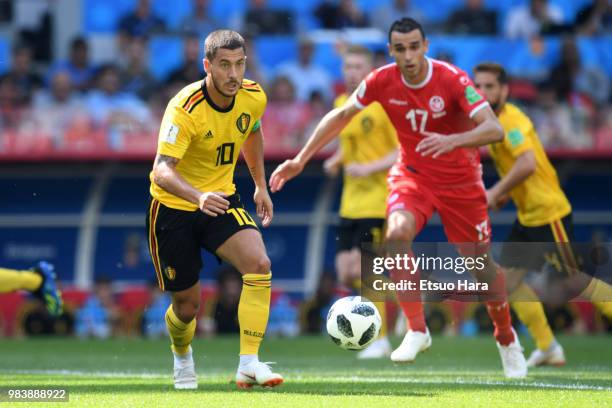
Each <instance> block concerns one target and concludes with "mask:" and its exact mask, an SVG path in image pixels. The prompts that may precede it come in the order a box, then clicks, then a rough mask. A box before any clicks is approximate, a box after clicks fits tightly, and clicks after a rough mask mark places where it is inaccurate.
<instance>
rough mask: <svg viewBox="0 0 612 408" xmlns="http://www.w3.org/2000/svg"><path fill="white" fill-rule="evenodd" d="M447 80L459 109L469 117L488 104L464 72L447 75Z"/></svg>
mask: <svg viewBox="0 0 612 408" xmlns="http://www.w3.org/2000/svg"><path fill="white" fill-rule="evenodd" d="M449 82H450V84H449V90H450V92H451V94H452V97H453V99H454V100H455V101H457V103H458V104H459V106H460V107H461V110H462V111H463V112H465V114H466V115H468V116H469V117H470V118H472V117H473V116H474V115H475V114H476V112H478V111H479V110H481V109H482V108H484V107H485V106H488V105H489V103H488V102H487V100H486V99H485V97H484V96H483V95H482V94H481V93H480V91H479V90H478V89H476V87H475V86H474V83H473V82H472V80H471V79H470V77H469V76H468V75H467V74H466V73H465V72H463V71H459V72H458V74H457V75H451V76H449Z"/></svg>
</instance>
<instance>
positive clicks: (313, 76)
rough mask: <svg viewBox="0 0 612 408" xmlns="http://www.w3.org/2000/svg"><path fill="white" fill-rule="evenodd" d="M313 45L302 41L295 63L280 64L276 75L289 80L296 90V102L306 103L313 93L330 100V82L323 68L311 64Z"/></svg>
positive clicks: (308, 41)
mask: <svg viewBox="0 0 612 408" xmlns="http://www.w3.org/2000/svg"><path fill="white" fill-rule="evenodd" d="M313 53H314V44H313V43H312V41H310V40H309V39H302V40H301V41H300V45H299V49H298V59H297V61H287V62H284V63H282V64H281V65H280V66H279V68H278V70H277V71H276V75H283V76H286V77H287V78H289V80H290V81H291V83H292V84H293V87H294V88H295V90H296V95H297V98H298V100H300V101H307V100H308V99H309V98H310V96H311V95H312V93H313V92H315V91H318V92H319V93H321V94H323V95H324V96H325V99H327V100H330V99H331V96H332V95H331V91H330V90H331V87H332V81H331V78H330V76H329V74H328V73H327V71H326V70H325V68H323V67H321V66H319V65H316V64H315V63H314V62H313V60H312V59H313Z"/></svg>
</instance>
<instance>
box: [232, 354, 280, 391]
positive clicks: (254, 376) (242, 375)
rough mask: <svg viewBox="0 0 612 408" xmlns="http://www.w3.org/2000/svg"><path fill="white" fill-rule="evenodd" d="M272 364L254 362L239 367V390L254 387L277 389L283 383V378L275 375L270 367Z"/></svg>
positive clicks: (237, 377)
mask: <svg viewBox="0 0 612 408" xmlns="http://www.w3.org/2000/svg"><path fill="white" fill-rule="evenodd" d="M268 364H270V363H262V362H260V361H253V362H251V363H249V364H247V365H245V366H240V367H238V370H237V371H236V385H237V386H238V388H241V389H246V388H251V387H253V386H254V385H261V386H262V387H270V388H271V387H276V386H278V385H281V384H282V383H283V381H284V380H283V376H282V375H280V374H277V373H273V372H272V370H271V369H270V366H269V365H268Z"/></svg>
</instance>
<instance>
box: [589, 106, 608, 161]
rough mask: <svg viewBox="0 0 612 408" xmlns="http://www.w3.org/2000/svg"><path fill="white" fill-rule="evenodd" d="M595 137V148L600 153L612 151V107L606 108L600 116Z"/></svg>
mask: <svg viewBox="0 0 612 408" xmlns="http://www.w3.org/2000/svg"><path fill="white" fill-rule="evenodd" d="M593 137H594V145H593V148H595V149H597V150H600V151H601V150H607V151H612V107H610V106H608V107H606V108H605V109H603V111H602V112H601V114H600V115H599V121H598V123H597V127H596V128H595V132H594V136H593Z"/></svg>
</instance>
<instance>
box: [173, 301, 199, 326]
mask: <svg viewBox="0 0 612 408" xmlns="http://www.w3.org/2000/svg"><path fill="white" fill-rule="evenodd" d="M172 309H173V310H174V314H175V315H176V317H178V318H179V319H180V320H181V321H182V322H184V323H189V322H190V321H192V320H193V319H195V318H196V317H197V315H198V311H199V309H200V302H199V301H195V300H184V301H175V302H174V303H173V304H172Z"/></svg>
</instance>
